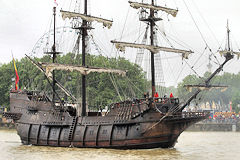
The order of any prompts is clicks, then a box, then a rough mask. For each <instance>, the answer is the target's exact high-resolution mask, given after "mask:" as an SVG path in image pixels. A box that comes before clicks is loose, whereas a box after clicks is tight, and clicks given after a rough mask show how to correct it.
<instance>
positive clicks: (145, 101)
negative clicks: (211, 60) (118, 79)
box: [4, 0, 236, 149]
mask: <svg viewBox="0 0 240 160" xmlns="http://www.w3.org/2000/svg"><path fill="white" fill-rule="evenodd" d="M154 2H155V1H154V0H151V1H150V3H141V2H132V1H129V2H128V3H129V5H130V6H131V7H132V8H133V9H141V10H142V11H144V12H145V13H146V15H147V16H144V17H142V18H141V21H143V22H145V24H147V25H148V26H149V28H150V33H151V36H150V42H151V43H150V44H137V43H130V42H120V41H115V40H113V41H111V43H113V44H114V45H115V46H116V48H117V49H119V50H120V51H124V50H125V48H127V47H132V48H137V49H145V50H148V51H149V52H150V56H151V58H150V60H151V94H150V95H149V96H148V95H145V96H144V97H143V98H141V97H140V98H134V99H128V100H123V101H121V102H116V103H112V104H110V105H109V106H108V107H109V112H108V113H107V114H105V115H97V113H91V114H90V113H89V112H87V110H86V108H87V100H86V77H87V76H88V74H90V73H91V72H98V73H99V74H101V73H112V74H119V75H122V76H124V75H126V71H122V70H117V69H108V68H97V67H90V66H88V65H87V64H86V37H87V36H88V32H89V30H92V29H93V28H92V27H91V25H90V23H91V22H93V21H96V22H98V23H102V24H103V26H104V27H107V28H110V27H111V26H112V23H113V21H111V20H107V19H103V18H98V17H94V16H90V15H89V14H88V10H87V5H88V0H84V13H82V14H81V13H76V12H70V11H64V10H61V14H62V17H63V19H66V18H69V19H74V18H81V19H82V23H81V26H79V27H76V28H75V29H78V30H80V31H81V32H80V33H81V37H82V39H81V43H82V64H81V65H79V66H74V65H70V64H68V65H65V64H58V63H56V56H57V55H58V54H60V52H57V51H56V46H55V45H56V43H55V18H56V7H54V9H53V10H54V12H53V15H54V44H53V46H52V50H51V52H48V53H47V54H50V55H51V57H52V63H40V62H36V61H35V60H34V59H32V58H31V57H29V56H27V55H26V57H27V58H28V59H29V60H30V61H31V62H32V63H33V64H34V65H35V66H36V67H37V68H38V69H39V70H41V71H42V72H43V73H44V75H45V77H46V79H47V80H48V82H49V84H51V88H52V89H51V90H52V93H53V97H51V98H50V97H49V96H47V95H45V94H43V93H42V92H38V91H28V90H15V89H12V90H11V91H10V111H9V112H5V113H4V116H5V117H7V118H10V119H13V120H14V122H15V124H16V130H17V134H18V135H19V137H20V139H21V142H22V144H24V145H35V146H54V147H77V148H111V149H151V148H171V147H174V145H175V144H176V142H177V139H178V137H179V136H180V135H181V133H182V132H183V131H184V130H186V129H187V128H188V127H189V126H190V125H192V124H194V123H197V122H199V121H201V120H204V119H206V118H208V116H209V113H207V112H185V111H184V109H185V108H186V107H187V106H189V105H190V103H191V101H192V100H194V99H196V97H197V95H198V94H199V93H200V92H201V91H202V90H204V89H209V88H211V87H219V86H216V85H211V80H212V79H213V77H214V76H215V75H217V74H218V73H219V72H220V71H222V69H223V66H224V65H225V64H226V63H227V62H228V61H230V60H231V59H233V57H234V54H236V52H233V51H231V50H230V48H229V49H228V50H225V51H222V52H221V53H222V55H223V56H224V59H225V60H224V61H223V62H222V63H221V64H220V65H219V67H218V68H217V69H216V70H215V71H214V72H213V73H212V74H211V75H210V76H209V77H208V78H207V79H205V80H204V81H203V82H202V83H200V84H198V85H188V86H186V87H187V88H188V89H189V88H191V90H192V92H191V93H190V94H189V97H187V98H186V99H185V100H180V99H179V98H176V97H154V95H155V93H156V85H155V72H157V71H155V66H154V65H155V63H154V55H155V54H156V53H158V52H171V53H176V54H180V55H181V56H182V58H183V59H186V58H188V56H189V55H190V54H192V53H193V52H192V51H191V50H182V49H175V48H168V47H163V46H157V45H156V44H155V43H154V38H153V37H154V34H156V33H155V31H154V27H155V25H156V23H157V22H158V21H161V20H162V19H161V18H158V17H157V16H156V13H158V12H164V13H167V14H169V15H172V16H173V17H176V15H177V13H178V10H177V9H171V8H167V7H162V6H158V5H156V4H155V3H154ZM55 70H67V71H77V72H79V73H80V74H81V79H82V87H81V89H82V95H81V96H82V97H81V100H82V102H81V103H80V106H78V107H79V108H80V112H77V109H76V106H77V103H76V104H71V105H70V104H67V103H64V102H63V101H62V100H61V97H60V95H59V94H58V93H57V91H56V87H59V88H60V89H62V90H63V91H64V93H66V94H67V95H68V96H71V97H72V98H73V99H75V97H74V96H73V95H72V94H71V93H70V92H69V91H68V90H66V89H65V88H64V87H63V85H61V84H60V83H59V82H58V81H57V80H56V79H55V72H54V71H55Z"/></svg>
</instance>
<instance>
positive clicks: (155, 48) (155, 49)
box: [111, 41, 193, 59]
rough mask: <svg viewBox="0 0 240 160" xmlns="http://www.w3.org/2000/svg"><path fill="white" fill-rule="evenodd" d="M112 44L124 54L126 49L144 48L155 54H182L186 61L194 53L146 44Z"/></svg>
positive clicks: (116, 42) (115, 42)
mask: <svg viewBox="0 0 240 160" xmlns="http://www.w3.org/2000/svg"><path fill="white" fill-rule="evenodd" d="M111 43H114V44H115V46H116V48H117V49H119V50H120V51H122V52H124V51H125V48H126V47H132V48H144V49H147V50H149V51H151V52H153V53H158V52H159V51H165V52H174V53H181V54H182V57H183V58H185V59H188V56H189V55H190V54H191V53H193V52H192V51H187V50H181V49H175V48H168V47H159V46H152V45H145V44H136V43H128V42H118V41H111Z"/></svg>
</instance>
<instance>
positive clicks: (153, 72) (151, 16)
mask: <svg viewBox="0 0 240 160" xmlns="http://www.w3.org/2000/svg"><path fill="white" fill-rule="evenodd" d="M152 5H153V6H154V0H152ZM149 19H150V31H151V36H150V39H151V45H152V46H154V34H155V33H154V26H155V20H154V10H153V9H150V17H149ZM151 73H152V97H154V94H155V65H154V53H153V52H152V51H151Z"/></svg>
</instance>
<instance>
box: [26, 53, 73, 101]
mask: <svg viewBox="0 0 240 160" xmlns="http://www.w3.org/2000/svg"><path fill="white" fill-rule="evenodd" d="M25 55H26V54H25ZM26 57H27V59H28V60H30V62H31V63H32V64H33V65H34V66H36V67H37V69H39V70H40V71H41V72H42V73H44V74H45V75H46V76H47V78H48V79H49V80H51V81H52V80H53V79H52V76H48V75H47V74H46V72H45V70H44V69H43V68H42V66H41V65H40V64H39V63H38V62H36V61H34V60H33V59H32V58H30V57H29V56H28V55H26ZM55 81H56V84H57V86H58V87H59V88H60V89H61V90H62V91H63V92H64V93H65V94H66V95H68V96H70V97H72V99H73V100H77V99H76V98H75V97H74V96H73V95H72V94H71V93H70V92H69V91H68V90H67V89H66V88H64V86H63V85H62V84H61V83H59V82H58V81H57V80H55Z"/></svg>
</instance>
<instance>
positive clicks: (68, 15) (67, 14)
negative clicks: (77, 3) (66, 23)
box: [60, 10, 113, 28]
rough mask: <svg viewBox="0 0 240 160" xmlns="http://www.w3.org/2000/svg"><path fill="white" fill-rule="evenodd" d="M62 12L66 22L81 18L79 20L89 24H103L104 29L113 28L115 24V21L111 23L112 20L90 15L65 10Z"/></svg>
mask: <svg viewBox="0 0 240 160" xmlns="http://www.w3.org/2000/svg"><path fill="white" fill-rule="evenodd" d="M60 12H61V13H62V18H63V20H65V19H66V18H69V19H71V18H76V17H79V18H81V19H83V20H85V21H88V22H93V21H97V22H99V23H102V24H103V26H104V27H108V28H111V27H112V23H113V21H110V20H107V19H103V18H98V17H93V16H89V15H85V14H80V13H75V12H68V11H63V10H61V11H60Z"/></svg>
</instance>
